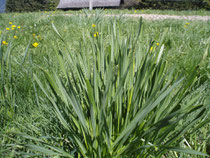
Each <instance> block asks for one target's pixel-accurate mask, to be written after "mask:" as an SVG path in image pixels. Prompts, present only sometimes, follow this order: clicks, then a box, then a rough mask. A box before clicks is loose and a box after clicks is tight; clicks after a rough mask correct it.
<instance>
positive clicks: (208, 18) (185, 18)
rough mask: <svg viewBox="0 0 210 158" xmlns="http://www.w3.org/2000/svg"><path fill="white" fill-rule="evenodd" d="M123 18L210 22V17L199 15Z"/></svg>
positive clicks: (152, 15) (136, 15)
mask: <svg viewBox="0 0 210 158" xmlns="http://www.w3.org/2000/svg"><path fill="white" fill-rule="evenodd" d="M106 16H113V15H106ZM114 16H116V15H114ZM117 16H118V15H117ZM123 16H125V17H133V18H139V17H142V18H144V19H147V20H164V19H178V20H179V19H180V20H201V21H208V20H210V16H197V15H191V16H179V15H160V14H124V15H123Z"/></svg>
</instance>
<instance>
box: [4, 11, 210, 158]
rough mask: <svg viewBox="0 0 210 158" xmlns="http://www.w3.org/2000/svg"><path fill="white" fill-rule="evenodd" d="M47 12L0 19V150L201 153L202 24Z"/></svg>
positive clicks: (204, 148)
mask: <svg viewBox="0 0 210 158" xmlns="http://www.w3.org/2000/svg"><path fill="white" fill-rule="evenodd" d="M52 13H54V12H52ZM50 14H51V13H43V12H41V13H25V14H24V13H21V14H19V13H15V14H4V15H1V16H0V18H1V20H0V26H1V28H0V30H2V34H1V41H2V42H3V41H6V42H7V43H8V45H6V44H1V45H0V59H1V60H0V61H1V63H0V74H1V78H0V79H1V84H0V86H1V91H0V116H1V117H2V118H3V119H2V120H0V121H1V124H0V126H1V128H0V130H1V131H0V157H28V156H29V157H30V156H31V157H32V156H33V157H50V156H51V157H53V156H55V157H58V156H61V157H62V156H63V157H79V156H80V157H100V156H101V157H128V156H130V157H132V156H133V157H138V156H139V155H140V156H139V157H157V158H158V157H161V156H165V157H178V156H179V157H181V156H182V157H185V156H189V155H190V157H192V158H200V157H202V156H206V154H204V153H208V152H209V144H207V143H208V141H207V140H208V138H209V136H208V135H209V134H208V131H209V130H208V126H207V125H209V122H210V119H209V118H208V116H209V112H210V111H209V97H208V94H209V86H210V82H209V62H208V61H209V54H208V52H209V49H208V45H209V36H208V32H209V27H208V22H201V21H191V22H190V23H186V22H187V21H185V20H180V21H178V20H165V21H162V22H160V21H144V23H143V24H142V22H141V21H139V22H138V19H131V18H130V19H126V18H121V17H119V18H113V19H110V18H106V17H103V16H101V14H94V16H90V17H89V18H87V17H85V16H76V15H75V16H72V17H67V16H61V15H59V14H57V15H55V16H49V17H46V15H50ZM32 17H33V18H32ZM11 19H12V20H11ZM25 19H29V20H25ZM9 22H13V24H9ZM51 23H53V25H51ZM128 23H129V24H130V27H126V26H127V24H128ZM93 24H94V25H93ZM12 25H16V26H21V27H20V29H18V28H17V27H16V28H15V29H14V30H12V29H11V28H12ZM142 26H143V28H144V30H142ZM6 28H10V30H9V31H8V30H6ZM53 29H54V30H53ZM195 31H196V32H198V34H195V33H194V32H195ZM14 35H16V36H17V37H18V38H14ZM150 39H152V40H150ZM198 41H199V42H198ZM2 42H0V43H2ZM35 42H36V43H38V46H37V47H33V43H35ZM203 54H204V55H203ZM200 61H202V62H200ZM205 125H206V126H205ZM195 150H196V151H199V152H196V151H195ZM194 154H197V155H194ZM199 155H200V156H199Z"/></svg>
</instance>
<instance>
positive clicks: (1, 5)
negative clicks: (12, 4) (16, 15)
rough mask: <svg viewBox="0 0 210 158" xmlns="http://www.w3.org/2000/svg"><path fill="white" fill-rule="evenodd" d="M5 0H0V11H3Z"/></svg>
mask: <svg viewBox="0 0 210 158" xmlns="http://www.w3.org/2000/svg"><path fill="white" fill-rule="evenodd" d="M5 7H6V0H0V13H4V12H5Z"/></svg>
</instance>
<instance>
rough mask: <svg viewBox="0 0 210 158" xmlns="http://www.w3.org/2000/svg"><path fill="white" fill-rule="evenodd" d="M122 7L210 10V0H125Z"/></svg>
mask: <svg viewBox="0 0 210 158" xmlns="http://www.w3.org/2000/svg"><path fill="white" fill-rule="evenodd" d="M122 8H136V9H173V10H188V9H206V10H210V0H123V4H122Z"/></svg>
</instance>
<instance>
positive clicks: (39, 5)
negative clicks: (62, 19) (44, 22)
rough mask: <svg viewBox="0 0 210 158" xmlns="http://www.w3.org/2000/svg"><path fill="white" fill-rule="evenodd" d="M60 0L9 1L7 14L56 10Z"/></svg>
mask: <svg viewBox="0 0 210 158" xmlns="http://www.w3.org/2000/svg"><path fill="white" fill-rule="evenodd" d="M58 2H59V0H7V3H6V12H32V11H43V10H45V11H49V10H55V9H56V7H57V5H58Z"/></svg>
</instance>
